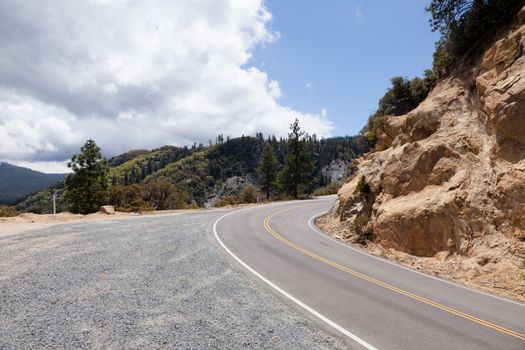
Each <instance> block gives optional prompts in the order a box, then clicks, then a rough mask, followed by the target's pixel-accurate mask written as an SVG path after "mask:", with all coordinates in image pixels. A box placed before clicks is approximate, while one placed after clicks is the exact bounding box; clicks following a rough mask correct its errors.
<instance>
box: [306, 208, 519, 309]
mask: <svg viewBox="0 0 525 350" xmlns="http://www.w3.org/2000/svg"><path fill="white" fill-rule="evenodd" d="M329 212H330V210H325V211H322V212H320V213H317V214H315V215H313V216H312V217H310V219H308V226H309V227H310V228H311V229H312V230H313V231H314V232H316V233H318V234H320V235H321V236H323V237H325V238H327V239H329V240H331V241H333V242H335V243H337V244H339V245H342V246H343V247H345V248H348V249H350V250H352V251H354V252H357V253H361V254H364V255H367V256H369V257H371V258H374V259H376V260H379V261H382V262H384V263H386V264H390V265H392V266H396V267H399V268H401V269H404V270H407V271H410V272H414V273H417V274H419V275H421V276H425V277H428V278H432V279H435V280H437V281H440V282H445V283H448V284H451V285H453V286H456V287H460V288H463V289H466V290H469V291H471V292H476V293H479V294H482V295H485V296H488V297H492V298H496V299H499V300H502V301H506V302H509V303H512V304H516V305H519V306H521V307H525V304H522V303H520V302H517V301H514V300H510V299H506V298H502V297H499V296H497V295H493V294H489V293H486V292H483V291H480V290H477V289H473V288H470V287H467V286H463V285H461V284H457V283H454V282H451V281H447V280H446V279H443V278H439V277H436V276H432V275H428V274H426V273H423V272H421V271H418V270H414V269H411V268H409V267H406V266H403V265H400V264H397V263H395V262H393V261H390V260H387V259H382V258H380V257H377V256H375V255H373V254H370V253H366V252H363V251H361V250H359V249H356V248H354V247H352V246H350V245H348V244H345V243H343V242H341V241H339V240H337V239H335V238H333V237H331V236H328V235H327V234H326V233H324V232H321V231H320V230H319V229H318V228H317V227H316V226H314V225H313V224H312V222H313V220H314V219H316V218H318V217H320V216H321V215H324V214H328V213H329Z"/></svg>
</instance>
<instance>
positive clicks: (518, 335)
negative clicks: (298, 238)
mask: <svg viewBox="0 0 525 350" xmlns="http://www.w3.org/2000/svg"><path fill="white" fill-rule="evenodd" d="M304 206H305V205H302V206H299V207H293V208H286V209H283V210H279V211H277V212H275V213H273V214H270V215H268V216H267V217H266V218H265V219H264V227H265V228H266V230H267V231H268V232H269V233H270V234H271V235H272V236H274V237H275V238H277V239H278V240H280V241H281V242H283V243H284V244H286V245H287V246H289V247H291V248H293V249H295V250H297V251H299V252H301V253H303V254H305V255H308V256H310V257H312V258H314V259H316V260H318V261H320V262H322V263H325V264H327V265H330V266H333V267H335V268H336V269H338V270H341V271H344V272H347V273H349V274H351V275H353V276H355V277H358V278H361V279H363V280H365V281H368V282H370V283H373V284H375V285H378V286H381V287H383V288H386V289H389V290H391V291H393V292H396V293H398V294H402V295H404V296H407V297H409V298H411V299H414V300H417V301H419V302H422V303H424V304H427V305H430V306H433V307H436V308H438V309H440V310H443V311H446V312H448V313H451V314H453V315H456V316H459V317H462V318H465V319H467V320H470V321H472V322H475V323H478V324H480V325H483V326H485V327H488V328H492V329H494V330H497V331H500V332H502V333H505V334H508V335H511V336H513V337H516V338H518V339H520V340H524V341H525V335H524V334H521V333H518V332H516V331H513V330H511V329H508V328H504V327H502V326H498V325H497V324H494V323H491V322H488V321H485V320H482V319H480V318H477V317H475V316H472V315H469V314H467V313H464V312H462V311H459V310H456V309H453V308H451V307H449V306H446V305H443V304H440V303H437V302H435V301H432V300H430V299H427V298H424V297H421V296H419V295H416V294H414V293H411V292H408V291H405V290H403V289H400V288H398V287H395V286H392V285H390V284H388V283H385V282H381V281H379V280H377V279H375V278H372V277H369V276H367V275H365V274H362V273H360V272H357V271H354V270H352V269H350V268H348V267H346V266H343V265H340V264H338V263H336V262H333V261H331V260H329V259H326V258H323V257H321V256H319V255H317V254H315V253H312V252H311V251H309V250H306V249H305V248H303V247H300V246H298V245H297V244H295V243H292V242H290V241H289V240H287V239H286V238H284V237H283V236H281V235H279V234H278V233H277V232H275V230H274V229H272V227H271V226H270V219H271V218H273V217H274V216H276V215H278V214H282V213H284V212H286V211H290V210H294V209H298V208H302V207H304Z"/></svg>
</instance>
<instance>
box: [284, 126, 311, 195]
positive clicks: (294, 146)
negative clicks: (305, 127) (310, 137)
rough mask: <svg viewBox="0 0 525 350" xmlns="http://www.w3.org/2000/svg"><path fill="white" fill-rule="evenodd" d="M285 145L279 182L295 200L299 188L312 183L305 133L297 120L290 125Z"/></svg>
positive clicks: (309, 156)
mask: <svg viewBox="0 0 525 350" xmlns="http://www.w3.org/2000/svg"><path fill="white" fill-rule="evenodd" d="M286 145H287V152H286V156H285V165H284V169H283V173H282V176H281V178H282V180H281V181H283V184H282V185H283V187H284V188H285V189H286V190H287V191H288V192H290V193H292V195H293V198H295V199H297V198H298V196H299V190H300V188H301V187H305V186H307V185H308V184H309V183H310V182H311V181H312V179H313V176H312V175H313V170H314V163H313V160H312V156H311V154H310V151H309V150H308V145H307V144H306V139H305V132H304V131H302V130H301V128H300V127H299V120H297V119H295V121H294V122H293V124H291V125H290V133H289V134H288V140H287V142H286Z"/></svg>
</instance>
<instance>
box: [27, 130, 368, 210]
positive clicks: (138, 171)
mask: <svg viewBox="0 0 525 350" xmlns="http://www.w3.org/2000/svg"><path fill="white" fill-rule="evenodd" d="M306 143H307V145H308V148H309V150H310V152H311V154H312V158H313V161H314V163H315V167H314V171H313V174H312V177H313V181H312V182H311V184H310V185H309V187H308V188H307V191H308V192H312V191H313V190H314V189H315V188H317V187H320V186H324V185H326V184H328V183H329V182H330V178H329V176H328V175H326V174H323V172H322V169H323V168H324V167H326V166H328V165H330V164H331V163H332V162H333V161H336V160H338V161H343V162H347V163H349V162H350V161H351V160H352V159H355V158H357V157H358V156H360V155H361V154H363V153H365V152H366V151H368V149H369V145H368V143H367V142H366V140H365V139H364V138H363V137H361V136H351V137H350V136H345V137H334V138H327V139H317V138H316V137H315V136H307V137H306ZM265 144H270V145H271V147H272V149H273V150H274V152H275V154H276V157H277V159H278V162H279V166H278V168H277V169H276V171H280V170H282V168H283V166H284V157H285V151H286V140H285V139H282V138H281V139H278V138H276V137H274V136H268V137H264V136H263V135H262V134H260V133H258V134H257V135H256V136H255V137H253V136H242V137H238V138H226V139H224V138H223V137H222V135H219V136H218V137H217V139H216V143H215V144H211V145H210V146H208V147H204V145H202V144H198V145H197V144H194V145H193V146H191V147H175V146H164V147H161V148H158V149H154V150H151V151H146V150H133V151H129V152H126V153H123V154H121V155H119V156H116V157H113V158H110V159H109V160H108V165H109V167H110V169H109V179H110V181H111V183H112V185H123V186H129V185H133V184H143V183H152V182H156V181H168V182H170V183H172V184H174V185H176V186H177V188H179V189H180V190H181V191H183V192H184V193H187V194H188V198H189V201H190V202H191V203H193V205H198V206H204V205H207V204H210V202H209V201H210V199H211V198H215V199H218V198H220V196H221V194H222V193H223V192H224V186H225V183H226V182H227V181H228V179H232V178H240V179H242V182H243V184H244V185H250V184H252V185H256V186H257V185H258V182H259V175H258V174H257V171H256V169H257V166H258V164H259V158H260V156H261V153H262V149H263V147H264V145H265ZM62 187H63V185H62V184H59V185H58V186H57V187H56V189H57V190H58V191H59V192H61V188H62ZM50 193H51V192H50V190H49V189H46V190H43V191H41V192H39V193H37V194H35V195H33V196H30V197H28V198H27V199H25V200H24V201H22V202H21V203H18V205H17V209H18V210H20V211H31V212H36V213H48V212H49V211H50V210H51V206H50V205H49V203H48V201H47V198H48V196H49V194H50ZM58 206H59V210H67V206H66V205H65V203H64V201H63V198H61V197H59V199H58Z"/></svg>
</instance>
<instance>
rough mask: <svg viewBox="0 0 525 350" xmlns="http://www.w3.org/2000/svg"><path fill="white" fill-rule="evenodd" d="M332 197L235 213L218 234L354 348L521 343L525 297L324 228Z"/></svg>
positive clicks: (246, 267)
mask: <svg viewBox="0 0 525 350" xmlns="http://www.w3.org/2000/svg"><path fill="white" fill-rule="evenodd" d="M332 205H333V198H329V197H328V198H327V197H325V198H320V199H315V200H309V201H295V202H285V203H276V204H270V205H263V206H257V207H253V208H247V209H241V210H238V211H234V212H230V213H228V214H225V215H224V216H222V217H221V218H219V219H218V220H217V221H216V222H215V223H214V225H213V234H214V236H215V238H216V239H217V241H218V242H219V244H220V246H221V247H222V248H223V249H224V250H225V251H226V253H227V254H226V256H227V257H228V258H229V260H230V261H231V263H232V265H234V266H235V267H237V268H239V269H241V270H242V271H244V272H246V273H247V275H248V276H250V277H252V278H253V279H254V280H256V281H258V282H260V283H261V284H263V285H265V286H266V287H267V288H268V289H269V290H270V291H272V292H273V293H274V294H275V295H277V296H278V297H279V298H281V299H282V300H283V301H284V302H285V303H287V304H289V305H290V306H292V307H293V308H295V309H296V310H297V311H298V312H300V313H301V314H303V315H304V316H305V317H307V318H309V319H311V320H312V321H313V322H315V323H316V324H317V325H318V326H320V327H322V328H323V329H325V330H326V331H329V332H331V333H334V334H335V333H337V334H339V335H340V336H341V337H343V338H345V339H346V340H347V341H348V344H349V345H350V346H351V347H353V348H354V347H355V348H365V349H427V350H432V349H439V350H443V349H519V350H523V349H525V305H524V304H521V303H517V302H514V301H510V300H506V299H502V298H499V297H495V296H491V295H488V294H485V293H482V292H479V291H475V290H472V289H469V288H465V287H462V286H459V285H456V284H453V283H450V282H447V281H444V280H442V279H438V278H435V277H431V276H427V275H424V274H421V273H419V272H417V271H414V270H411V269H408V268H405V267H402V266H399V265H397V264H394V263H391V262H388V261H386V260H384V259H381V258H377V257H374V256H371V255H368V254H365V253H363V252H360V251H358V250H355V249H353V248H351V247H348V246H346V245H344V244H341V243H340V242H338V241H336V240H333V239H331V238H330V237H328V236H325V235H324V234H322V233H321V232H320V231H319V230H318V229H317V228H316V227H314V225H312V221H313V218H314V217H315V216H316V215H318V214H320V213H322V212H325V211H326V210H328V209H329V208H330V207H331V206H332Z"/></svg>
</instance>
